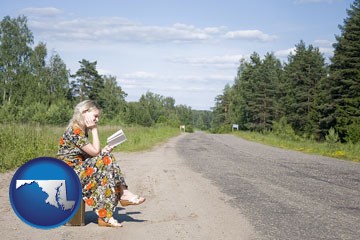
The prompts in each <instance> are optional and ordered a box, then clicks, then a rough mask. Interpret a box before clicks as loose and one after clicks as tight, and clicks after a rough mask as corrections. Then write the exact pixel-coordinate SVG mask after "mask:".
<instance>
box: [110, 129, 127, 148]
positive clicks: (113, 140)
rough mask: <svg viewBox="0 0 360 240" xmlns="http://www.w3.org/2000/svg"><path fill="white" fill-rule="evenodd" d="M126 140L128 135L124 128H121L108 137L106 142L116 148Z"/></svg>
mask: <svg viewBox="0 0 360 240" xmlns="http://www.w3.org/2000/svg"><path fill="white" fill-rule="evenodd" d="M125 141H126V136H125V134H124V132H123V130H122V129H120V130H119V131H117V132H116V133H114V134H113V135H111V136H110V137H108V138H107V141H106V143H107V145H108V146H110V147H112V148H114V147H116V146H117V145H119V144H121V143H123V142H125Z"/></svg>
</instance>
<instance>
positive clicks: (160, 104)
mask: <svg viewBox="0 0 360 240" xmlns="http://www.w3.org/2000/svg"><path fill="white" fill-rule="evenodd" d="M33 45H34V36H33V33H32V32H31V30H30V29H29V28H28V26H27V18H26V17H25V16H19V17H17V18H11V17H9V16H6V17H4V19H3V20H2V21H1V22H0V122H1V123H36V124H50V125H64V124H66V123H67V121H68V120H69V119H70V118H71V115H72V111H73V106H74V105H75V104H76V103H77V102H79V101H81V100H84V99H92V100H95V101H96V102H97V104H98V105H99V106H100V107H101V109H102V121H101V123H102V124H117V125H121V124H127V125H141V126H145V127H150V126H153V125H155V124H166V125H170V126H177V127H178V126H179V125H180V124H186V125H188V126H191V125H192V124H193V121H194V122H195V123H198V124H200V125H198V127H199V128H201V129H208V128H210V124H211V119H210V116H211V113H210V112H202V111H198V112H195V113H194V110H192V109H191V108H190V107H188V106H186V105H175V99H174V98H172V97H164V96H162V95H159V94H156V93H152V92H149V91H148V92H146V93H144V94H143V95H142V96H141V97H140V99H139V101H137V102H126V100H125V98H126V96H127V94H126V93H125V92H124V91H123V90H122V88H121V86H119V85H118V81H117V79H116V77H115V76H111V75H100V74H99V73H98V71H97V69H96V65H97V62H96V61H95V62H90V61H88V60H86V59H82V60H80V61H79V65H80V67H79V69H78V70H77V71H76V72H75V73H71V72H70V70H69V69H67V67H66V64H65V63H64V61H63V60H62V59H61V56H60V55H59V54H57V53H56V52H54V53H53V54H52V55H51V56H48V50H47V48H46V43H43V42H39V43H38V44H37V45H36V46H33ZM199 116H201V117H199ZM194 117H195V118H194ZM194 119H195V120H194ZM188 129H190V130H191V129H192V128H191V127H189V128H188Z"/></svg>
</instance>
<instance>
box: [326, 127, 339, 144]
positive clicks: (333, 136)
mask: <svg viewBox="0 0 360 240" xmlns="http://www.w3.org/2000/svg"><path fill="white" fill-rule="evenodd" d="M325 140H326V142H327V143H329V144H334V143H337V142H339V135H338V134H337V132H336V131H335V129H334V128H330V130H329V134H328V135H326V136H325Z"/></svg>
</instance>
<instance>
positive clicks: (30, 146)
mask: <svg viewBox="0 0 360 240" xmlns="http://www.w3.org/2000/svg"><path fill="white" fill-rule="evenodd" d="M119 128H123V129H124V132H125V134H126V136H127V138H128V140H127V141H126V142H125V143H123V144H121V145H120V146H118V147H117V148H115V149H114V151H115V152H116V151H122V152H133V151H143V150H147V149H150V148H152V147H153V146H155V145H156V144H159V143H162V142H164V141H166V140H167V139H169V138H171V137H174V136H176V135H178V134H179V133H180V132H179V129H178V128H173V127H168V126H154V127H152V128H146V127H140V126H133V127H129V126H121V127H120V126H115V125H114V126H100V127H99V133H100V140H101V143H102V146H105V144H106V138H107V137H108V136H110V135H111V134H113V133H114V132H115V131H117V130H119ZM64 130H65V127H64V126H63V127H56V126H48V125H38V124H3V125H2V126H1V128H0V172H3V171H6V170H11V169H14V168H16V167H18V166H20V165H22V164H24V163H25V162H27V161H28V160H30V159H33V158H36V157H40V156H49V157H56V153H57V151H58V141H59V139H60V137H61V135H62V134H63V132H64Z"/></svg>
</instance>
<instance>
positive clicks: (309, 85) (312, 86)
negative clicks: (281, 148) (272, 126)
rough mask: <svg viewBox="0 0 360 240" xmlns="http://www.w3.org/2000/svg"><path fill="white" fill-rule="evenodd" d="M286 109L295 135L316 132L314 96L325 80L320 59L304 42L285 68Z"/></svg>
mask: <svg viewBox="0 0 360 240" xmlns="http://www.w3.org/2000/svg"><path fill="white" fill-rule="evenodd" d="M284 70H285V74H284V75H285V83H284V84H285V91H286V97H285V99H284V100H285V101H284V102H285V104H284V106H285V109H286V117H287V120H288V122H289V123H290V124H291V126H292V127H293V129H294V130H295V132H296V133H297V134H301V135H302V134H306V135H314V134H315V133H316V129H317V122H316V118H314V114H315V112H316V107H315V96H316V89H317V85H318V84H319V82H320V80H321V79H322V78H323V77H325V76H326V65H325V59H324V57H323V55H322V54H321V53H320V51H319V49H318V48H314V47H313V46H312V45H309V46H308V47H306V45H305V43H304V42H303V41H300V43H299V44H298V45H296V52H295V54H290V56H289V57H288V63H287V64H286V65H285V68H284Z"/></svg>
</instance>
